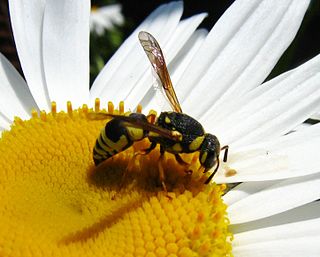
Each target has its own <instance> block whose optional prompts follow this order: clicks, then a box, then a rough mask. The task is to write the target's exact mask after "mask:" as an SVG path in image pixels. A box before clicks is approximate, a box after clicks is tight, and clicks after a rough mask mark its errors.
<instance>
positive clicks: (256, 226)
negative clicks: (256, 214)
mask: <svg viewBox="0 0 320 257" xmlns="http://www.w3.org/2000/svg"><path fill="white" fill-rule="evenodd" d="M230 229H231V231H232V233H234V235H235V238H234V241H233V245H234V246H243V245H246V244H254V243H259V242H266V241H273V240H281V239H288V238H298V237H304V236H317V235H320V203H319V202H313V203H310V204H306V205H304V206H301V207H298V208H295V209H293V210H290V211H287V212H284V213H281V214H278V215H274V216H271V217H268V218H264V219H261V220H257V221H253V222H248V223H243V224H238V225H231V227H230Z"/></svg>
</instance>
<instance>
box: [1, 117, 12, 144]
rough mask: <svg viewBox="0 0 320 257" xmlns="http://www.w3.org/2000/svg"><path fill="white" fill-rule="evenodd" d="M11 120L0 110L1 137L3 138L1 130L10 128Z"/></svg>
mask: <svg viewBox="0 0 320 257" xmlns="http://www.w3.org/2000/svg"><path fill="white" fill-rule="evenodd" d="M10 125H11V122H10V121H9V120H8V119H7V117H6V116H5V115H3V113H2V112H0V138H1V134H2V133H1V132H2V131H4V130H9V129H10Z"/></svg>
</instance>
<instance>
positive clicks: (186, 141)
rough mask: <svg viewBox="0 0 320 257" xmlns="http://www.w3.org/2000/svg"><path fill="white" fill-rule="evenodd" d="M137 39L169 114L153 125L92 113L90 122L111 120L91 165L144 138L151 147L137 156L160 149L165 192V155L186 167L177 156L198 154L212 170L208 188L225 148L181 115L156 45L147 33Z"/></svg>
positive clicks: (138, 118)
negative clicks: (166, 103)
mask: <svg viewBox="0 0 320 257" xmlns="http://www.w3.org/2000/svg"><path fill="white" fill-rule="evenodd" d="M138 37H139V41H140V43H141V45H142V47H143V50H144V51H145V53H146V55H147V57H148V59H149V61H150V62H151V64H152V67H153V69H154V71H155V72H156V74H157V75H158V77H159V80H160V83H161V86H162V88H163V89H164V92H165V94H166V97H167V98H168V100H169V103H170V105H171V107H172V109H173V111H170V112H161V113H160V115H159V117H158V118H157V119H156V121H155V123H150V122H148V119H147V116H145V115H144V114H141V113H131V114H130V115H129V116H125V115H113V114H104V113H92V114H91V116H92V118H93V119H107V118H111V120H110V121H109V122H108V123H107V124H106V126H105V127H104V128H103V129H102V130H101V133H100V135H99V137H98V139H97V140H96V144H95V147H94V149H93V159H94V163H95V165H96V166H98V165H99V164H100V163H101V162H103V161H105V160H107V159H109V158H110V157H112V156H114V155H115V154H117V153H119V152H122V151H124V150H125V149H127V148H129V147H130V146H132V144H133V143H134V142H136V141H140V140H142V139H144V138H146V137H147V138H148V139H149V141H150V143H151V144H150V146H149V147H148V148H147V149H144V150H142V151H140V154H148V153H150V152H151V151H152V150H153V149H154V148H155V147H156V146H157V145H158V144H159V145H160V160H159V178H160V181H161V183H162V185H163V187H164V189H165V190H166V187H165V183H164V180H165V175H164V171H163V167H162V165H161V163H162V159H163V155H164V153H165V152H169V153H172V154H174V156H175V158H176V160H177V162H178V163H180V164H181V165H186V163H185V162H184V161H183V159H182V158H181V157H180V155H179V154H181V153H193V152H196V151H199V152H200V155H199V161H200V164H201V168H202V169H204V173H205V172H207V171H209V170H210V169H212V168H213V167H214V166H216V167H215V169H214V171H213V172H212V173H211V175H210V176H209V177H208V179H207V180H206V181H205V183H206V184H208V183H209V182H210V181H211V179H212V178H213V176H214V175H215V173H216V172H217V170H218V168H219V155H220V151H221V150H225V153H224V158H223V161H224V162H226V161H227V155H228V146H223V147H220V143H219V140H218V138H217V137H216V136H214V135H212V134H209V133H205V131H204V129H203V127H202V125H201V124H200V123H199V122H198V121H197V120H195V119H194V118H192V117H190V116H189V115H187V114H185V113H183V112H182V109H181V106H180V103H179V100H178V98H177V95H176V93H175V90H174V88H173V86H172V82H171V79H170V75H169V72H168V69H167V66H166V63H165V59H164V56H163V53H162V50H161V48H160V45H159V44H158V42H157V41H156V39H155V38H154V37H153V36H152V35H151V34H150V33H148V32H145V31H141V32H140V33H139V36H138Z"/></svg>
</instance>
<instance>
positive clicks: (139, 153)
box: [134, 142, 157, 156]
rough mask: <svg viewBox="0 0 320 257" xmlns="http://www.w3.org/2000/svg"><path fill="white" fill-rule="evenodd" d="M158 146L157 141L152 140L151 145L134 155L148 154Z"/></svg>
mask: <svg viewBox="0 0 320 257" xmlns="http://www.w3.org/2000/svg"><path fill="white" fill-rule="evenodd" d="M156 146H157V143H156V142H151V145H150V146H149V147H148V148H146V149H142V150H140V151H137V152H135V153H134V156H136V155H146V154H148V153H150V152H151V151H152V150H153V149H154V148H156Z"/></svg>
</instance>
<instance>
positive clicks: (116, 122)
mask: <svg viewBox="0 0 320 257" xmlns="http://www.w3.org/2000/svg"><path fill="white" fill-rule="evenodd" d="M131 116H132V117H134V118H137V119H143V120H144V119H146V117H145V116H144V115H143V114H136V113H132V114H130V117H131ZM145 136H146V132H145V131H144V130H143V129H141V128H137V127H134V126H131V125H130V124H127V123H126V122H124V121H123V120H122V119H121V118H113V119H112V120H110V121H109V122H108V123H107V124H106V126H105V127H104V128H103V129H102V130H101V132H100V135H99V137H98V139H97V141H96V144H95V147H94V149H93V160H94V163H95V165H96V166H97V165H98V164H100V163H101V162H103V161H104V160H107V159H108V158H110V157H112V156H113V155H115V154H117V153H119V152H122V151H124V150H125V149H127V148H128V147H130V146H131V145H132V144H133V142H134V141H138V140H141V139H143V138H144V137H145Z"/></svg>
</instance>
